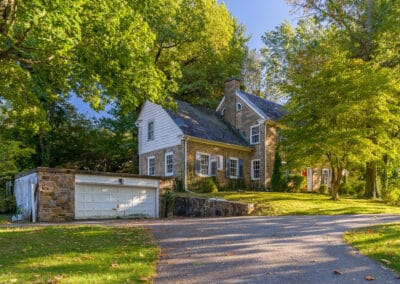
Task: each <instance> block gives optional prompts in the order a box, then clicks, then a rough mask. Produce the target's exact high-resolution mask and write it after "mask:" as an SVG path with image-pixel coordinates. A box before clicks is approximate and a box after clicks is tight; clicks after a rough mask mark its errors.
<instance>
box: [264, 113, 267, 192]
mask: <svg viewBox="0 0 400 284" xmlns="http://www.w3.org/2000/svg"><path fill="white" fill-rule="evenodd" d="M264 129H265V135H264V136H265V147H263V148H264V151H265V155H264V188H265V189H267V162H268V160H267V153H268V137H267V121H265V122H264Z"/></svg>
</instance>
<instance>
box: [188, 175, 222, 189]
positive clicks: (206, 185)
mask: <svg viewBox="0 0 400 284" xmlns="http://www.w3.org/2000/svg"><path fill="white" fill-rule="evenodd" d="M191 189H192V190H193V191H195V192H199V193H215V192H218V186H217V184H216V183H215V181H214V179H212V178H201V179H198V180H197V181H195V182H193V183H192V184H191Z"/></svg>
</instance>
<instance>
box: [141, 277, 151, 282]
mask: <svg viewBox="0 0 400 284" xmlns="http://www.w3.org/2000/svg"><path fill="white" fill-rule="evenodd" d="M139 281H140V282H147V281H149V279H148V278H147V277H139Z"/></svg>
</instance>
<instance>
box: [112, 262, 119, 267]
mask: <svg viewBox="0 0 400 284" xmlns="http://www.w3.org/2000/svg"><path fill="white" fill-rule="evenodd" d="M118 266H119V265H118V263H117V262H113V263H111V267H118Z"/></svg>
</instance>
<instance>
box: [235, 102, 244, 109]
mask: <svg viewBox="0 0 400 284" xmlns="http://www.w3.org/2000/svg"><path fill="white" fill-rule="evenodd" d="M242 108H243V107H242V104H241V103H237V104H236V110H237V111H241V110H242Z"/></svg>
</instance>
